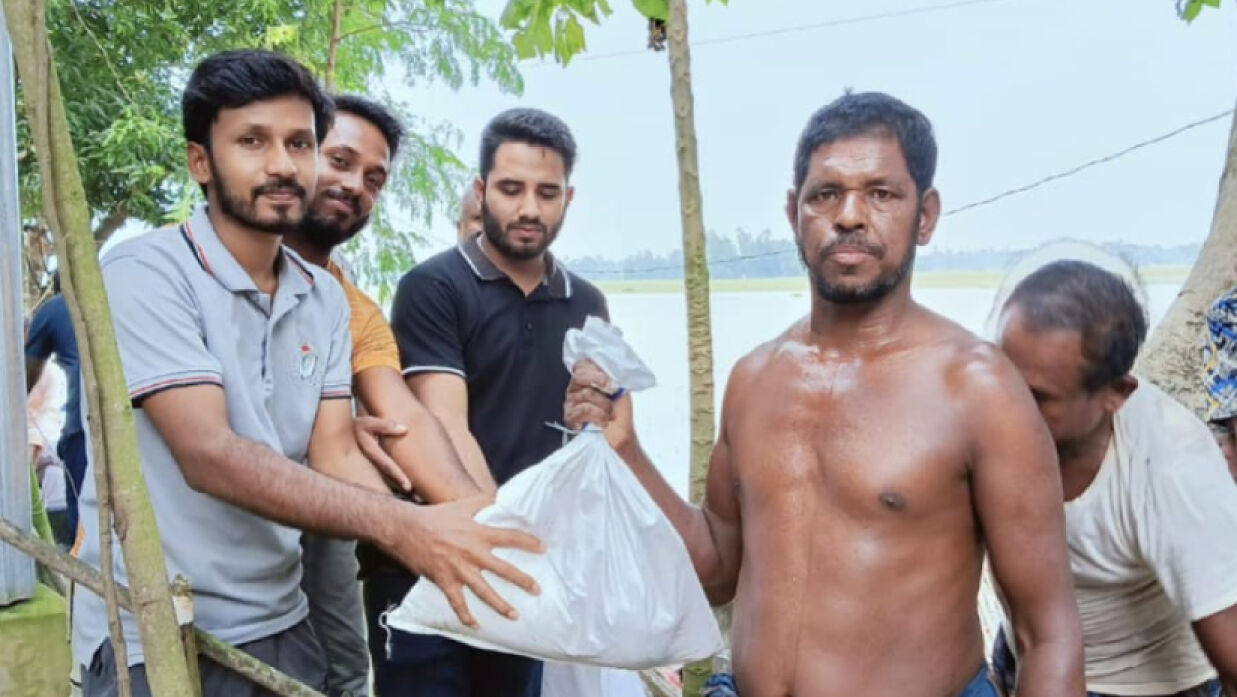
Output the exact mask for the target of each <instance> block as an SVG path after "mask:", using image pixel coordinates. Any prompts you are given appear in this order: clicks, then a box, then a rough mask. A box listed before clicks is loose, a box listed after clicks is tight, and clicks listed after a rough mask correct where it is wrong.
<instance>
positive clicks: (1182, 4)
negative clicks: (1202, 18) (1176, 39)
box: [1177, 0, 1220, 22]
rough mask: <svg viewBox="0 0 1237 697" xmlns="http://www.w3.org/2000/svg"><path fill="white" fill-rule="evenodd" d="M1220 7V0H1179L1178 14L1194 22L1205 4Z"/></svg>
mask: <svg viewBox="0 0 1237 697" xmlns="http://www.w3.org/2000/svg"><path fill="white" fill-rule="evenodd" d="M1204 5H1205V6H1207V7H1217V8H1218V7H1219V6H1220V0H1177V14H1178V15H1180V16H1181V18H1182V19H1184V20H1185V21H1187V22H1193V21H1194V18H1196V17H1198V14H1199V13H1200V12H1202V11H1203V6H1204Z"/></svg>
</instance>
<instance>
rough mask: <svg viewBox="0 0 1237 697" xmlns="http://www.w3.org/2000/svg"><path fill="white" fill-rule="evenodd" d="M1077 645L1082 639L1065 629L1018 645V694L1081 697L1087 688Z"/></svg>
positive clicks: (1019, 695)
mask: <svg viewBox="0 0 1237 697" xmlns="http://www.w3.org/2000/svg"><path fill="white" fill-rule="evenodd" d="M1019 643H1022V642H1019ZM1080 646H1081V640H1080V639H1079V638H1077V637H1070V636H1069V633H1068V632H1063V633H1062V635H1061V636H1060V637H1056V638H1051V639H1046V640H1044V641H1030V642H1027V645H1026V646H1025V647H1022V646H1019V653H1018V685H1017V688H1016V689H1015V693H1016V694H1017V695H1018V697H1060V696H1062V695H1066V696H1068V697H1083V695H1084V694H1085V693H1086V687H1085V683H1084V680H1083V674H1084V673H1083V658H1082V652H1081V651H1080V650H1079V647H1080Z"/></svg>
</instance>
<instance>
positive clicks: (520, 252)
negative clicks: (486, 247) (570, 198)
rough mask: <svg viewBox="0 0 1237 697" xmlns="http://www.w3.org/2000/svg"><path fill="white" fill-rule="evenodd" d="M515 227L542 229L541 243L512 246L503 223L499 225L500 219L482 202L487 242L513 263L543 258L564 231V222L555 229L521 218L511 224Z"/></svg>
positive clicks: (482, 219)
mask: <svg viewBox="0 0 1237 697" xmlns="http://www.w3.org/2000/svg"><path fill="white" fill-rule="evenodd" d="M515 225H523V226H531V225H535V226H537V227H540V228H541V242H540V243H538V244H535V245H531V246H526V245H516V244H512V243H511V242H510V241H509V240H508V239H507V235H506V234H505V233H506V229H505V228H503V226H502V223H499V222H498V219H497V218H495V217H494V216H493V215H492V214H491V213H490V208H489V206H487V205H486V204H485V201H482V202H481V229H482V231H483V232H484V233H485V241H486V242H487V243H489V244H490V245H491V246H492V247H494V249H495V250H497V251H498V253H499V254H502V255H503V256H504V257H507V258H508V259H511V260H513V261H528V260H529V259H536V258H537V257H539V256H541V254H542V253H543V252H545V250H546V249H548V248H549V247H550V243H551V242H553V241H554V240H555V238H557V237H558V231H559V230H560V229H562V227H563V221H562V219H560V220H559V221H558V224H556V225H555V226H554V227H553V228H546V226H545V225H544V224H542V223H541V222H539V221H530V220H526V219H523V218H521V219H517V220H516V221H515V222H513V223H512V224H511V226H515Z"/></svg>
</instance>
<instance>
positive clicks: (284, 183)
mask: <svg viewBox="0 0 1237 697" xmlns="http://www.w3.org/2000/svg"><path fill="white" fill-rule="evenodd" d="M265 194H292V195H294V196H296V197H297V198H299V199H301V200H304V199H305V196H306V193H305V187H303V186H301V185H300V184H299V183H298V182H297V181H296V180H295V179H276V180H274V181H269V182H267V183H265V184H263V185H262V186H259V187H255V188H254V190H253V198H254V199H255V200H257V198H258V197H259V196H263V195H265Z"/></svg>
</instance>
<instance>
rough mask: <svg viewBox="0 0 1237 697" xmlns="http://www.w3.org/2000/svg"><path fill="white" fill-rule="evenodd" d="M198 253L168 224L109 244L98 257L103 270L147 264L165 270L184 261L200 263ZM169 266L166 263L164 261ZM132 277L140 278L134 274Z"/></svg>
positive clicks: (180, 232)
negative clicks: (108, 248)
mask: <svg viewBox="0 0 1237 697" xmlns="http://www.w3.org/2000/svg"><path fill="white" fill-rule="evenodd" d="M199 259H200V253H199V252H198V250H196V249H195V248H194V245H193V242H192V241H191V240H190V239H189V238H187V237H186V236H185V235H184V233H183V232H182V231H181V229H180V227H179V226H175V225H171V226H165V227H161V228H155V229H153V230H149V231H147V232H143V233H140V234H138V235H135V236H134V237H131V238H129V239H127V240H124V241H123V242H119V243H117V244H116V246H114V247H112V248H111V249H110V250H108V252H107V253H106V254H104V255H103V258H102V259H101V260H100V262H99V263H100V266H101V267H102V268H103V269H104V271H106V270H107V269H108V268H110V267H118V266H127V265H129V264H133V263H138V264H147V265H150V266H151V267H153V268H154V269H155V270H162V271H163V272H164V273H167V272H169V271H170V270H171V268H178V269H179V268H183V267H184V263H185V262H187V261H188V262H192V263H197V264H199V265H200V263H201V262H200V261H199ZM169 263H171V264H172V266H171V267H169V266H168V264H169ZM133 280H134V281H140V280H141V279H138V278H134V279H133Z"/></svg>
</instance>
